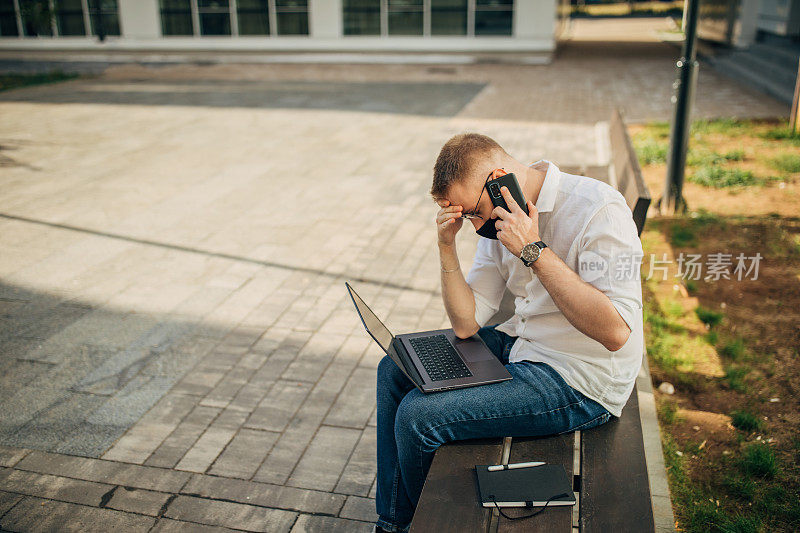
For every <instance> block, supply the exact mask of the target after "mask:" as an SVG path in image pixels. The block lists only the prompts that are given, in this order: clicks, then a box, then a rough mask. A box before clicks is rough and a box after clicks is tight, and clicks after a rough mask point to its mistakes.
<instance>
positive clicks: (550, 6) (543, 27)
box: [513, 0, 558, 39]
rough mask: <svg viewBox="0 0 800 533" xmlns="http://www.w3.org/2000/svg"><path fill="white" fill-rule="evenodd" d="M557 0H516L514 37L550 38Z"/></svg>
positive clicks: (552, 31)
mask: <svg viewBox="0 0 800 533" xmlns="http://www.w3.org/2000/svg"><path fill="white" fill-rule="evenodd" d="M557 5H558V0H516V1H515V2H514V21H513V33H514V38H516V39H552V38H553V37H554V35H555V28H556V7H557Z"/></svg>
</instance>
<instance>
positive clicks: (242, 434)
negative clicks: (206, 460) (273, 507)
mask: <svg viewBox="0 0 800 533" xmlns="http://www.w3.org/2000/svg"><path fill="white" fill-rule="evenodd" d="M278 437H280V433H276V432H273V431H262V430H255V429H246V428H242V429H240V430H239V432H238V433H237V434H236V436H234V437H233V440H231V442H229V443H228V446H226V447H225V450H224V451H223V452H222V454H220V456H219V457H217V460H216V461H214V464H213V465H212V466H211V468H210V469H209V470H208V472H209V473H210V474H215V475H218V476H225V477H235V478H241V479H250V478H251V477H253V474H255V473H256V470H258V467H259V465H261V462H262V461H263V460H264V457H266V456H267V454H269V452H270V450H271V449H272V446H273V445H274V444H275V442H276V441H277V440H278Z"/></svg>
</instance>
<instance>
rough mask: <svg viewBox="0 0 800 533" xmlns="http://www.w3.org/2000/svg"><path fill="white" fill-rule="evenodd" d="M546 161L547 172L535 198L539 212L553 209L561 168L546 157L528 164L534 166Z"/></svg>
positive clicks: (547, 211)
mask: <svg viewBox="0 0 800 533" xmlns="http://www.w3.org/2000/svg"><path fill="white" fill-rule="evenodd" d="M542 162H544V163H548V165H547V174H545V176H544V181H543V182H542V188H541V190H539V197H538V198H537V199H536V210H537V211H538V212H539V213H549V212H550V211H552V210H553V205H554V204H555V203H556V193H558V182H559V181H560V179H561V170H559V168H558V167H557V166H556V164H555V163H553V162H552V161H548V160H547V159H540V160H538V161H534V162H533V163H531V164H530V165H528V166H531V167H532V166H534V165H536V164H538V163H542Z"/></svg>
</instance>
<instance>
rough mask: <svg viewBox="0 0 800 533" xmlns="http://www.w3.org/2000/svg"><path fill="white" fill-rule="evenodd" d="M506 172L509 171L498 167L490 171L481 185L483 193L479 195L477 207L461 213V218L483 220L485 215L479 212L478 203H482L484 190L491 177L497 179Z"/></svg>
mask: <svg viewBox="0 0 800 533" xmlns="http://www.w3.org/2000/svg"><path fill="white" fill-rule="evenodd" d="M506 174H508V172H506V171H505V170H503V169H502V168H496V169H494V170H492V171H491V172H489V175H488V176H486V181H484V182H483V187H481V193H480V194H479V195H478V201H477V202H476V203H475V208H474V209H473V210H472V211H469V212H467V213H462V214H461V218H478V219H481V220H483V217H482V216H480V215H479V214H478V204H480V203H481V197H482V196H483V190H484V189H485V188H486V184H487V183H489V178H491V179H495V178H498V177H500V176H505V175H506Z"/></svg>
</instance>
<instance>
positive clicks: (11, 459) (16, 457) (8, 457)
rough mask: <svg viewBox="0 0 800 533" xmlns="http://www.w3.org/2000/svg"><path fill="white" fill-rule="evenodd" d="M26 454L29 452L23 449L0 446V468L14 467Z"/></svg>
mask: <svg viewBox="0 0 800 533" xmlns="http://www.w3.org/2000/svg"><path fill="white" fill-rule="evenodd" d="M28 453H30V450H28V449H25V448H15V447H13V446H0V466H9V467H10V466H14V465H15V464H17V463H18V462H19V461H20V460H21V459H22V458H23V457H25V456H26V455H27V454H28Z"/></svg>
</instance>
